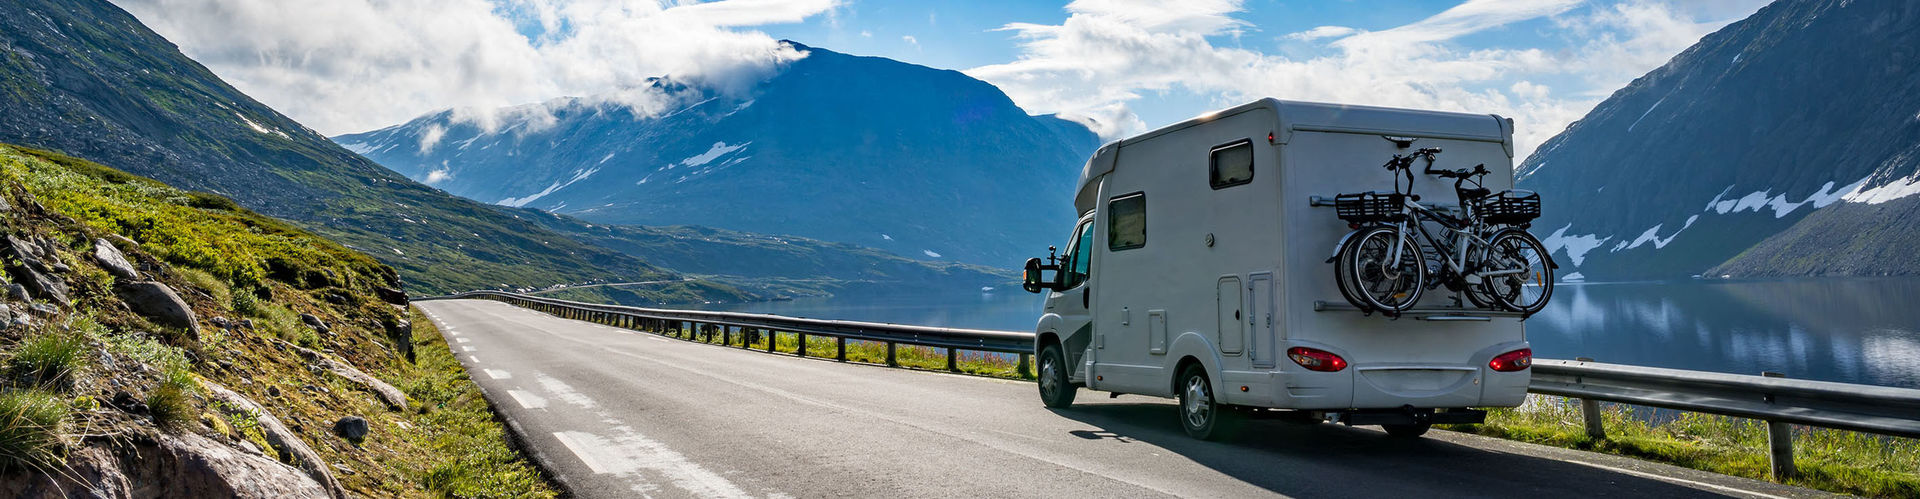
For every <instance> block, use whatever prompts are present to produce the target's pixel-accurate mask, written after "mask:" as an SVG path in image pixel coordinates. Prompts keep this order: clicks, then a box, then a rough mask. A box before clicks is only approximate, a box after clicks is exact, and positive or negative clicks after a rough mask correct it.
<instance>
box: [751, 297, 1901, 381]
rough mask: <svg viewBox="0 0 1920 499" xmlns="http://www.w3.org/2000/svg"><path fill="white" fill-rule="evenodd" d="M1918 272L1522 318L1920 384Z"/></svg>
mask: <svg viewBox="0 0 1920 499" xmlns="http://www.w3.org/2000/svg"><path fill="white" fill-rule="evenodd" d="M1916 302H1920V279H1823V280H1796V281H1764V282H1726V281H1687V282H1677V283H1676V282H1667V283H1617V284H1616V283H1606V284H1562V285H1560V287H1558V288H1555V290H1554V296H1553V301H1552V302H1551V303H1549V304H1548V308H1547V310H1546V311H1544V312H1541V313H1540V314H1539V315H1536V316H1534V317H1533V318H1532V319H1529V320H1528V321H1527V336H1528V340H1530V341H1532V342H1533V348H1534V352H1535V355H1538V356H1540V357H1548V358H1556V359H1571V358H1574V357H1592V358H1594V359H1595V360H1598V361H1601V362H1614V363H1622V364H1638V365H1647V366H1656V367H1670V368H1676V369H1695V370H1703V371H1720V372H1730V373H1740V374H1758V373H1759V372H1761V371H1778V372H1782V373H1786V375H1787V376H1788V377H1793V378H1803V379H1817V380H1826V381H1841V382H1848V383H1866V384H1873V385H1883V386H1898V387H1905V388H1920V304H1917V303H1916ZM717 307H719V308H723V309H727V310H738V311H747V312H759V313H770V314H780V315H790V316H801V317H815V318H825V319H848V320H861V321H875V322H893V323H901V324H922V325H935V326H949V327H967V328H983V329H1005V330H1019V331H1025V330H1031V329H1032V328H1033V324H1034V321H1035V319H1037V318H1038V317H1039V313H1040V299H1039V298H1038V297H1037V295H1031V294H1027V293H1024V292H1020V291H1019V290H1013V291H1012V292H994V293H960V294H951V295H931V296H929V295H915V296H892V297H834V298H825V299H807V300H794V301H788V302H767V303H748V304H734V305H720V306H717Z"/></svg>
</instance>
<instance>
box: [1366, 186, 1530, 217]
mask: <svg viewBox="0 0 1920 499" xmlns="http://www.w3.org/2000/svg"><path fill="white" fill-rule="evenodd" d="M1536 203H1537V201H1536ZM1405 206H1406V196H1405V195H1403V194H1396V193H1391V192H1356V193H1352V194H1340V195H1337V196H1334V197H1333V209H1334V211H1335V212H1338V213H1339V214H1340V219H1341V220H1346V221H1348V222H1352V223H1357V224H1366V223H1378V222H1392V221H1398V220H1400V212H1401V209H1402V208H1404V207H1405ZM1536 206H1538V205H1537V204H1536ZM1534 210H1535V212H1536V213H1538V211H1539V208H1537V207H1536V208H1535V209H1534Z"/></svg>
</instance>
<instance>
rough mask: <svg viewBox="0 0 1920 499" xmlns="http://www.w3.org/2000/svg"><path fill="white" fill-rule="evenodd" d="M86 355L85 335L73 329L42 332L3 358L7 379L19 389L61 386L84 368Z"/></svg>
mask: <svg viewBox="0 0 1920 499" xmlns="http://www.w3.org/2000/svg"><path fill="white" fill-rule="evenodd" d="M88 322H89V323H90V322H91V321H90V320H88ZM86 355H87V337H86V336H85V334H83V333H81V332H79V331H75V330H73V329H67V330H59V329H49V330H42V331H39V332H35V333H33V335H31V336H28V337H27V339H26V340H25V341H22V342H20V345H19V348H18V349H16V350H14V353H13V356H12V357H9V358H7V375H8V376H7V377H8V378H9V380H11V381H12V382H14V383H15V384H17V385H19V386H27V387H57V386H64V385H66V384H68V383H69V382H71V381H72V378H73V376H74V374H76V373H78V372H79V371H80V370H81V369H82V368H84V367H85V365H86Z"/></svg>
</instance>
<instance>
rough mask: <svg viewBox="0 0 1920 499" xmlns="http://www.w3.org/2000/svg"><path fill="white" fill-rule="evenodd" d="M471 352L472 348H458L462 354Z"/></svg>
mask: <svg viewBox="0 0 1920 499" xmlns="http://www.w3.org/2000/svg"><path fill="white" fill-rule="evenodd" d="M473 350H474V349H473V347H460V351H462V352H471V351H473Z"/></svg>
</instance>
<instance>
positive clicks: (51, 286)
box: [7, 260, 67, 305]
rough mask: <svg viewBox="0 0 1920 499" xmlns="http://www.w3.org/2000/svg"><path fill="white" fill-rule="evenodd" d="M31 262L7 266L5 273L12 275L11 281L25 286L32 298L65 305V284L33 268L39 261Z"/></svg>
mask: <svg viewBox="0 0 1920 499" xmlns="http://www.w3.org/2000/svg"><path fill="white" fill-rule="evenodd" d="M31 262H33V263H14V264H11V265H8V266H7V273H9V274H12V275H13V281H14V282H15V283H18V284H20V285H22V286H25V287H26V290H27V291H28V292H29V294H31V295H32V296H36V297H39V298H41V299H44V300H47V301H50V302H54V303H58V304H61V305H65V304H66V303H67V282H66V281H62V280H60V278H58V277H54V276H52V275H48V274H47V273H46V272H44V271H42V270H40V269H36V268H34V267H35V265H34V264H37V263H39V260H32V261H31Z"/></svg>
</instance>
